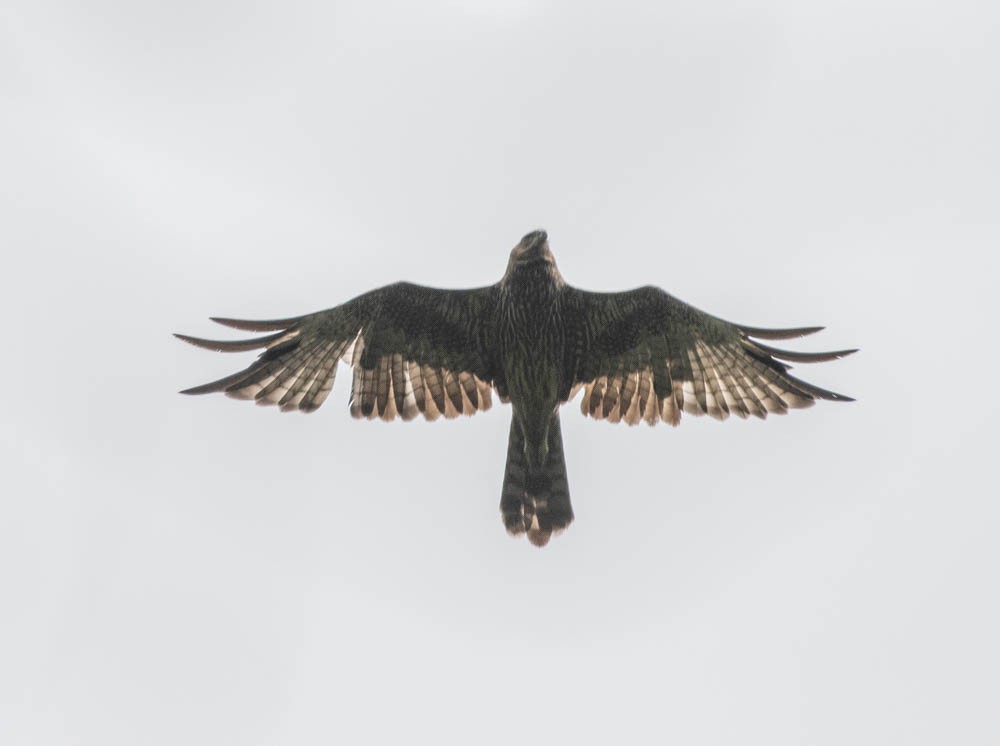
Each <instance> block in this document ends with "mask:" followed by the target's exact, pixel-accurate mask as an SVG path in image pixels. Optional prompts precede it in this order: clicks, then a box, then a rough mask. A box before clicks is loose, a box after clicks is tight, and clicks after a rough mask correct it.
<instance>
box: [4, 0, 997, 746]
mask: <svg viewBox="0 0 1000 746" xmlns="http://www.w3.org/2000/svg"><path fill="white" fill-rule="evenodd" d="M998 22H1000V12H998V11H997V10H996V8H995V6H994V5H992V4H988V3H976V2H969V1H962V0H959V1H956V2H951V3H948V4H945V3H932V2H917V3H913V2H908V3H902V2H895V3H893V2H877V1H876V2H864V3H861V2H842V3H836V4H816V3H802V2H784V3H782V2H767V1H766V0H764V1H762V2H726V3H713V2H689V3H659V4H654V3H638V4H633V3H618V4H616V5H615V6H614V7H613V8H612V7H610V6H604V5H599V4H595V3H589V2H577V3H564V2H537V3H533V2H528V1H527V0H519V1H515V2H502V0H492V1H489V2H469V1H461V0H452V1H451V2H440V1H439V2H433V1H427V0H425V2H422V3H404V2H353V3H343V2H342V3H262V4H256V5H255V6H254V7H253V8H252V9H251V8H250V7H249V4H246V3H233V2H198V3H193V2H181V3H170V4H165V3H147V2H138V3H137V2H130V3H124V2H91V3H87V4H86V7H83V5H82V4H78V3H56V2H52V3H45V2H34V3H26V2H14V3H8V4H6V5H5V6H4V8H3V9H2V10H0V95H2V100H3V104H2V110H3V114H2V116H0V162H2V163H3V166H2V170H0V245H2V246H3V250H4V271H3V272H2V273H0V304H2V312H3V317H4V319H6V321H7V325H6V329H5V339H4V344H3V348H4V361H5V365H3V366H0V383H2V386H3V390H5V391H6V392H7V397H6V401H5V403H4V414H3V415H2V417H0V462H2V473H3V475H4V480H3V483H4V489H3V491H4V496H3V498H2V502H0V506H2V520H0V598H2V602H0V603H2V611H0V661H2V663H0V742H2V743H4V744H12V745H13V744H17V745H20V744H46V745H48V744H100V745H101V746H112V745H116V744H123V745H124V744H128V745H133V744H140V743H141V744H184V745H185V746H194V745H196V744H206V745H209V744H210V745H212V746H217V745H218V744H227V743H233V744H240V745H241V746H250V745H252V744H320V743H334V742H335V743H350V744H364V743H399V742H404V740H405V742H409V741H412V740H417V741H418V742H419V741H423V740H428V741H429V740H431V739H432V737H433V739H434V740H435V742H443V743H460V742H461V743H477V744H493V743H524V742H527V743H536V742H537V743H540V742H543V741H548V742H554V743H559V742H570V741H573V742H577V743H580V742H583V743H589V742H594V743H600V742H603V743H608V742H621V743H664V742H666V741H672V742H676V743H682V744H696V745H697V744H746V743H761V744H768V745H769V746H776V745H781V744H789V745H793V744H805V743H808V744H831V745H833V744H837V745H840V744H844V743H851V744H888V743H907V744H918V743H927V744H933V743H945V742H949V743H962V744H977V743H982V744H986V743H995V742H996V740H997V738H998V733H997V728H996V718H995V715H994V714H993V712H992V710H993V709H995V705H996V701H997V695H998V694H1000V692H998V687H997V682H996V670H997V668H998V666H1000V646H998V644H997V641H996V634H995V630H996V629H997V628H1000V610H998V605H997V600H996V590H995V589H996V568H997V563H998V560H1000V551H998V549H997V545H996V538H995V537H996V535H997V531H998V528H1000V526H998V524H1000V508H998V507H997V500H996V496H995V494H994V493H995V491H996V490H995V486H994V483H995V481H996V479H995V473H994V472H995V469H994V463H993V460H994V459H995V452H996V450H997V449H996V446H997V438H996V435H995V431H994V428H995V421H996V417H995V416H996V415H997V413H998V405H997V402H996V397H995V395H994V393H993V388H994V387H993V384H992V381H991V380H990V378H989V376H990V373H991V371H993V370H994V369H995V368H996V367H997V363H998V355H997V351H996V350H997V345H996V342H995V337H996V319H997V311H998V305H1000V304H998V302H997V300H996V290H995V288H996V283H997V278H998V277H1000V260H998V258H997V246H998V239H1000V217H998V214H1000V213H998V207H997V206H998V204H1000V186H998V177H997V174H998V172H1000V147H998V142H1000V141H998V138H997V136H996V133H997V132H998V131H1000V96H998V82H997V71H998V70H1000V51H998V50H1000V38H998V32H997V29H998V28H1000V23H998ZM536 227H544V228H546V229H547V230H548V231H549V234H550V242H551V245H552V249H553V251H554V253H555V256H556V260H557V262H558V263H559V268H560V270H561V271H562V273H563V275H564V276H565V277H566V279H567V280H568V281H569V282H570V283H572V284H574V285H577V286H579V287H583V288H587V289H594V290H614V289H623V288H627V287H633V286H636V285H641V284H656V285H660V286H662V287H664V288H665V289H667V290H669V291H670V292H672V293H673V294H675V295H677V296H678V297H680V298H682V299H684V300H686V301H688V302H690V303H693V304H694V305H696V306H699V307H701V308H703V309H705V310H708V311H711V312H712V313H715V314H717V315H719V316H722V317H724V318H729V319H732V320H735V321H739V322H743V323H746V324H752V325H758V326H769V325H771V326H774V325H778V326H780V325H798V324H814V323H818V324H826V325H827V326H828V329H827V330H826V331H824V332H823V333H822V334H821V335H820V336H819V337H817V338H814V339H815V341H813V340H812V339H808V340H803V341H802V343H801V344H800V345H797V349H809V350H814V349H837V348H840V347H853V346H860V347H861V348H862V352H861V354H859V355H857V356H855V357H853V358H851V359H848V360H845V361H842V362H837V363H832V364H826V365H821V366H816V367H811V368H808V369H804V368H805V366H802V367H800V368H798V371H797V372H799V373H801V374H802V375H803V376H804V377H805V378H806V379H807V380H810V381H812V382H815V383H817V384H818V385H821V386H826V387H829V388H832V389H834V390H836V391H842V392H844V393H847V394H850V395H852V396H855V397H857V398H858V402H857V403H855V404H851V405H838V404H833V403H820V404H819V405H817V406H816V407H814V408H813V409H811V410H807V411H797V412H793V413H791V414H790V415H789V416H787V417H784V418H778V417H772V418H769V419H768V421H767V422H756V421H752V422H741V421H728V422H725V423H717V422H714V421H711V420H704V419H696V418H692V417H685V418H684V420H683V422H682V424H681V426H680V427H679V428H677V429H676V430H674V429H671V428H669V427H668V426H665V425H662V424H661V425H660V426H658V427H656V428H654V429H650V428H647V427H645V426H640V427H636V428H628V427H626V426H624V425H619V426H611V425H608V424H606V423H601V422H594V421H591V420H586V419H584V418H582V417H581V416H580V415H579V414H578V411H577V407H576V405H575V403H571V404H570V405H569V406H568V407H567V409H566V410H565V411H564V415H563V433H564V440H565V447H566V459H567V464H568V469H569V478H570V487H571V491H572V495H573V504H574V508H575V511H576V521H575V523H574V524H573V526H572V527H571V528H570V530H569V531H567V532H566V533H565V534H563V535H562V536H560V537H558V538H557V539H554V540H553V542H552V543H551V544H550V545H549V546H548V547H547V548H546V549H545V550H542V551H539V550H537V549H535V548H534V547H532V546H530V545H529V544H528V543H527V542H526V541H524V540H523V539H522V540H514V539H511V538H509V537H508V536H507V535H506V534H505V533H504V532H503V528H502V525H501V522H500V516H499V511H498V508H497V503H498V501H499V493H500V483H501V478H502V474H503V467H504V455H505V449H506V440H507V426H508V418H509V408H507V407H504V406H495V407H494V410H493V411H491V412H489V413H486V414H481V415H477V416H476V417H474V418H471V419H462V420H461V421H455V422H442V421H439V422H436V423H430V424H428V423H423V422H413V423H399V422H397V423H393V424H388V425H387V424H383V423H378V422H376V423H367V422H357V421H354V420H352V419H351V418H350V417H349V415H348V413H347V401H348V397H349V391H348V389H349V386H348V385H347V383H346V381H347V376H344V375H343V372H342V375H341V376H340V380H339V381H338V384H337V387H336V388H335V389H334V391H333V394H332V395H331V397H330V399H329V400H328V402H327V403H326V405H325V406H324V407H323V408H322V409H321V410H320V411H319V412H318V413H316V414H313V415H310V416H301V415H292V414H286V415H282V414H279V413H278V412H277V411H275V410H263V409H260V408H257V407H254V406H251V405H249V404H247V403H242V402H234V401H232V400H229V399H226V398H224V397H206V398H197V399H190V398H185V397H180V396H178V395H177V394H176V391H177V390H178V389H180V388H184V387H186V386H190V385H193V384H197V383H202V382H204V381H207V380H210V379H211V378H213V377H216V376H220V375H223V374H225V373H228V372H231V371H233V370H235V369H236V368H237V367H238V366H243V365H246V364H248V363H249V361H250V359H252V357H251V356H249V355H244V356H225V357H223V356H221V355H213V354H209V353H206V352H204V351H199V350H195V349H193V348H189V347H186V346H183V345H182V344H181V343H179V342H177V341H176V340H174V339H173V338H172V337H170V332H172V331H184V332H188V333H192V334H197V335H202V336H225V332H224V331H217V330H216V329H213V328H212V327H213V325H212V324H211V323H210V322H209V321H208V320H207V317H208V316H209V315H229V316H235V317H250V318H267V317H272V316H278V317H281V316H290V315H296V314H301V313H305V312H309V311H313V310H318V309H320V308H325V307H328V306H332V305H335V304H337V303H340V302H342V301H344V300H347V299H349V298H351V297H353V296H354V295H356V294H358V293H360V292H363V291H365V290H367V289H369V288H372V287H375V286H378V285H382V284H386V283H389V282H393V281H396V280H400V279H407V280H411V281H414V282H420V283H424V284H429V285H437V286H445V287H449V286H450V287H462V286H474V285H483V284H489V283H492V282H494V281H496V279H498V278H499V276H500V274H501V273H502V272H503V269H504V266H505V263H506V259H507V253H508V251H509V250H510V248H511V247H512V246H513V245H514V243H515V242H516V241H517V240H518V238H519V237H520V236H521V235H522V234H523V233H525V232H526V231H528V230H531V229H533V228H536ZM234 336H235V335H234Z"/></svg>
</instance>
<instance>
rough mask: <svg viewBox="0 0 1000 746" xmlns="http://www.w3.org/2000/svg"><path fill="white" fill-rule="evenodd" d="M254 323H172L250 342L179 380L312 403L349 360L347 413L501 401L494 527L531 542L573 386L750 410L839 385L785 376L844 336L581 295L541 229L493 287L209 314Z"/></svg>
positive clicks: (558, 498)
mask: <svg viewBox="0 0 1000 746" xmlns="http://www.w3.org/2000/svg"><path fill="white" fill-rule="evenodd" d="M213 321H216V322H218V323H220V324H224V325H225V326H229V327H233V328H235V329H242V330H247V331H252V332H268V333H267V334H265V335H264V336H260V337H255V338H253V339H246V340H238V341H220V340H208V339H200V338H197V337H191V336H187V335H183V334H178V335H176V336H177V337H179V338H180V339H182V340H184V341H185V342H190V343H191V344H193V345H196V346H198V347H204V348H206V349H209V350H216V351H221V352H244V351H248V350H256V349H262V350H263V351H262V352H261V353H260V355H259V357H258V358H257V359H256V361H255V362H254V363H253V364H252V365H250V367H248V368H246V369H245V370H242V371H240V372H238V373H234V374H233V375H230V376H226V377H225V378H221V379H219V380H217V381H212V382H211V383H206V384H204V385H202V386H196V387H194V388H189V389H186V390H185V391H183V392H182V393H185V394H207V393H210V392H224V393H225V394H227V395H229V396H232V397H235V398H237V399H252V400H254V401H256V402H257V403H258V404H273V405H277V406H278V407H279V408H280V409H281V410H283V411H288V410H299V411H302V412H312V411H314V410H316V409H317V408H319V406H320V405H321V404H322V403H323V402H324V400H325V399H326V397H327V395H328V394H329V393H330V390H331V389H332V388H333V383H334V378H335V377H336V373H337V367H338V364H339V363H340V361H344V362H345V363H346V364H347V365H349V366H351V367H352V368H353V381H352V384H351V402H350V410H351V414H352V415H353V416H354V417H359V418H367V419H375V418H381V419H383V420H392V419H395V418H397V417H399V418H401V419H403V420H411V419H413V418H415V417H418V416H423V417H424V418H426V419H428V420H435V419H437V418H438V417H441V416H443V417H445V418H454V417H457V416H458V415H472V414H474V413H476V412H479V411H484V410H487V409H489V408H490V406H491V402H492V393H493V392H496V394H497V396H498V397H499V398H500V401H502V402H505V403H508V402H509V403H510V405H511V411H512V416H511V423H510V439H509V443H508V447H507V468H506V472H505V474H504V481H503V487H502V489H501V493H500V494H501V497H500V511H501V514H502V516H503V522H504V525H505V526H506V528H507V531H509V532H510V533H511V534H522V533H523V534H527V537H528V539H529V540H530V541H531V543H532V544H535V545H536V546H544V545H545V544H546V543H548V541H549V539H550V537H551V536H552V535H553V534H554V533H557V532H559V531H561V530H562V529H565V528H566V527H567V526H568V525H569V524H570V523H571V522H572V520H573V509H572V507H571V505H570V497H569V483H568V480H567V476H566V462H565V459H564V456H563V443H562V434H561V431H560V426H559V409H560V407H561V406H562V405H563V404H565V403H567V402H568V401H569V400H570V399H572V398H573V397H574V396H575V395H576V394H577V393H578V392H579V391H581V390H582V391H583V396H582V398H581V402H580V408H581V410H582V412H583V414H584V415H587V416H590V417H593V418H595V419H604V420H607V421H608V422H625V423H627V424H629V425H635V424H637V423H639V422H646V423H647V424H650V425H653V424H656V423H657V422H660V421H662V422H667V423H670V424H671V425H677V424H678V423H679V422H680V420H681V414H682V413H685V412H686V413H687V414H691V415H709V416H710V417H714V418H715V419H719V420H723V419H726V418H727V417H728V416H729V415H730V414H733V415H736V416H737V417H741V418H744V419H745V418H747V417H750V416H753V417H760V418H765V417H766V416H767V415H768V414H784V413H786V412H787V411H788V410H789V409H796V408H802V407H808V406H811V405H812V404H813V403H814V402H815V401H816V400H817V399H827V400H832V401H852V399H850V398H849V397H847V396H844V395H842V394H837V393H834V392H832V391H827V390H825V389H822V388H819V387H817V386H814V385H812V384H810V383H806V382H805V381H802V380H799V379H798V378H795V377H793V376H791V375H790V374H789V373H788V371H789V368H790V366H789V364H788V363H791V362H800V363H816V362H825V361H829V360H835V359H838V358H842V357H844V356H846V355H849V354H851V353H853V352H856V350H837V351H834V352H793V351H789V350H782V349H778V348H776V347H771V346H769V345H768V344H766V343H765V342H763V341H761V340H769V341H770V340H784V339H792V338H795V337H802V336H804V335H807V334H812V333H813V332H817V331H819V330H820V329H822V327H799V328H792V329H760V328H756V327H750V326H743V325H741V324H733V323H730V322H728V321H724V320H722V319H719V318H717V317H715V316H712V315H710V314H707V313H705V312H703V311H700V310H698V309H696V308H694V307H693V306H690V305H688V304H687V303H684V302H682V301H680V300H678V299H676V298H674V297H673V296H671V295H669V294H667V293H666V292H664V291H663V290H660V289H659V288H656V287H651V286H647V287H641V288H637V289H635V290H629V291H625V292H617V293H594V292H588V291H585V290H578V289H577V288H574V287H572V286H570V285H567V284H566V282H565V281H564V280H563V278H562V275H561V274H559V270H558V269H557V268H556V262H555V259H554V257H553V256H552V251H551V250H550V248H549V243H548V236H547V235H546V233H545V231H540V230H539V231H533V232H531V233H528V234H527V235H526V236H524V237H523V238H522V239H521V240H520V242H519V243H518V244H517V246H515V247H514V249H513V251H511V253H510V260H509V261H508V263H507V271H506V272H505V273H504V275H503V277H502V278H501V279H500V281H499V282H498V283H496V284H495V285H490V286H489V287H482V288H475V289H471V290H442V289H436V288H429V287H424V286H421V285H414V284H411V283H408V282H400V283H396V284H394V285H388V286H386V287H382V288H378V289H376V290H372V291H370V292H367V293H364V294H362V295H359V296H358V297H356V298H354V299H353V300H349V301H347V302H346V303H344V304H342V305H339V306H336V307H334V308H330V309H328V310H325V311H319V312H317V313H311V314H307V315H305V316H296V317H294V318H287V319H276V320H271V321H243V320H239V319H229V318H213Z"/></svg>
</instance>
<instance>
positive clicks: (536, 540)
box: [500, 412, 573, 547]
mask: <svg viewBox="0 0 1000 746" xmlns="http://www.w3.org/2000/svg"><path fill="white" fill-rule="evenodd" d="M547 439H548V455H547V459H546V461H545V463H543V464H541V465H539V466H538V467H532V466H530V465H529V463H528V459H527V457H526V455H525V441H524V433H523V432H522V429H521V425H520V423H519V422H518V421H517V418H516V417H512V418H511V422H510V441H509V443H508V445H507V471H506V473H505V474H504V477H503V490H502V491H501V493H500V494H501V497H500V512H501V514H502V515H503V524H504V526H505V527H506V528H507V531H508V532H509V533H510V534H512V535H515V536H516V535H517V534H521V533H524V532H527V534H528V541H530V542H531V543H532V544H534V545H535V546H536V547H543V546H545V545H546V544H547V543H548V542H549V539H550V538H551V536H552V534H553V533H559V532H560V531H562V530H563V529H564V528H566V527H567V526H568V525H569V524H570V523H572V521H573V508H572V506H571V505H570V502H569V483H568V482H567V480H566V461H565V460H564V459H563V445H562V431H561V430H560V428H559V413H558V412H556V413H555V415H553V417H552V421H551V422H550V423H549V429H548V435H547Z"/></svg>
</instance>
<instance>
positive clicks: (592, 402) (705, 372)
mask: <svg viewBox="0 0 1000 746" xmlns="http://www.w3.org/2000/svg"><path fill="white" fill-rule="evenodd" d="M570 306H571V307H572V310H573V313H572V314H571V317H572V318H573V319H574V323H575V326H576V328H575V329H573V330H568V334H567V337H568V339H570V340H576V349H575V350H572V351H571V355H572V356H573V358H572V359H571V360H570V361H569V363H570V366H571V369H572V370H573V371H574V376H573V386H574V388H573V393H575V391H576V390H577V389H579V388H581V387H582V388H583V390H584V393H583V400H582V402H581V409H582V411H583V413H584V414H585V415H590V416H591V417H594V418H596V419H607V420H608V421H609V422H619V421H622V420H624V421H625V422H627V423H628V424H630V425H634V424H636V423H638V422H639V421H640V420H645V421H646V422H647V423H649V424H650V425H653V424H655V423H656V422H657V421H658V420H661V419H662V420H663V421H665V422H669V423H670V424H672V425H677V424H678V423H679V422H680V417H681V412H682V411H684V412H687V413H689V414H694V415H702V414H708V415H710V416H712V417H714V418H716V419H720V420H722V419H725V418H726V417H728V416H729V414H730V413H733V414H735V415H737V416H739V417H742V418H746V417H748V416H749V415H754V416H756V417H760V418H762V419H763V418H764V417H766V416H767V414H768V412H772V413H775V414H784V413H785V412H786V411H787V410H788V409H789V408H799V407H808V406H811V405H812V404H813V403H814V401H815V400H816V399H831V400H835V401H852V400H851V399H850V398H849V397H846V396H843V395H842V394H836V393H834V392H832V391H827V390H825V389H821V388H819V387H818V386H813V385H812V384H810V383H806V382H805V381H801V380H799V379H797V378H794V377H793V376H791V375H789V374H788V370H789V368H790V366H789V365H787V364H786V363H785V362H782V361H792V362H802V363H815V362H823V361H827V360H835V359H838V358H841V357H844V356H846V355H849V354H851V353H852V352H856V350H839V351H836V352H815V353H806V352H790V351H786V350H779V349H776V348H774V347H769V346H768V345H765V344H763V343H761V342H758V341H756V340H755V339H753V338H754V337H756V338H757V339H792V338H794V337H801V336H804V335H806V334H812V333H813V332H817V331H819V330H820V329H822V327H803V328H798V329H758V328H754V327H748V326H739V325H736V324H731V323H729V322H727V321H723V320H722V319H719V318H716V317H714V316H711V315H709V314H707V313H704V312H703V311H699V310H698V309H696V308H694V307H693V306H689V305H688V304H686V303H684V302H682V301H679V300H677V299H676V298H674V297H672V296H671V295H668V294H667V293H665V292H663V291H662V290H660V289H659V288H655V287H643V288H638V289H636V290H630V291H627V292H623V293H590V292H585V291H579V290H576V291H573V293H572V295H571V300H570Z"/></svg>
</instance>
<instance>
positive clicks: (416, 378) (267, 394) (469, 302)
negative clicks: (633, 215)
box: [176, 282, 495, 420]
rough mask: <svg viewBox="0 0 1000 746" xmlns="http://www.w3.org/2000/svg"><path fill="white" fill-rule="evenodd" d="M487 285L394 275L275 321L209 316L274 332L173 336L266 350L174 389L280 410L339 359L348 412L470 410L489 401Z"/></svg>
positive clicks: (319, 391)
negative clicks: (221, 374) (324, 306)
mask: <svg viewBox="0 0 1000 746" xmlns="http://www.w3.org/2000/svg"><path fill="white" fill-rule="evenodd" d="M494 298H495V292H494V288H492V287H488V288H477V289H474V290H439V289H436V288H428V287H423V286H420V285H413V284H411V283H405V282H400V283H396V284H395V285H387V286H386V287H383V288H378V289H377V290H372V291H371V292H368V293H365V294H363V295H360V296H358V297H357V298H354V299H353V300H350V301H348V302H347V303H344V304H343V305H340V306H337V307H336V308H331V309H328V310H326V311H320V312H319V313H313V314H309V315H306V316H299V317H297V318H289V319H280V320H274V321H241V320H238V319H223V318H214V319H213V321H217V322H218V323H220V324H224V325H226V326H231V327H234V328H236V329H244V330H248V331H256V332H273V333H272V334H269V335H266V336H263V337H257V338H254V339H248V340H240V341H214V340H207V339H199V338H197V337H189V336H187V335H183V334H178V335H176V336H177V337H179V338H180V339H183V340H184V341H185V342H189V343H191V344H193V345H196V346H198V347H204V348H206V349H209V350H216V351H220V352H243V351H246V350H253V349H260V348H263V349H264V351H263V352H262V353H261V354H260V356H259V357H258V358H257V360H256V361H255V362H254V363H253V365H251V366H250V367H249V368H247V369H245V370H242V371H240V372H239V373H234V374H233V375H231V376H226V377H225V378H221V379H219V380H218V381H212V382H211V383H206V384H204V385H202V386H195V387H194V388H190V389H187V390H185V391H183V392H181V393H184V394H207V393H210V392H214V391H221V392H224V393H226V394H227V395H229V396H232V397H235V398H238V399H254V400H256V401H257V403H258V404H276V405H278V406H279V407H280V408H281V409H282V410H286V411H287V410H293V409H298V410H301V411H303V412H311V411H313V410H315V409H317V408H318V407H319V406H320V405H321V404H322V403H323V402H324V400H325V399H326V397H327V395H328V394H329V393H330V390H331V389H332V388H333V382H334V378H335V376H336V373H337V364H338V362H339V361H340V360H344V361H345V362H346V363H347V364H348V365H351V366H353V368H354V380H353V384H352V387H351V414H352V415H353V416H355V417H366V418H368V419H374V418H376V417H381V418H382V419H385V420H391V419H393V418H395V417H396V416H400V417H402V418H403V419H404V420H409V419H413V418H414V417H416V416H417V414H418V413H419V414H423V415H424V417H425V418H426V419H428V420H433V419H436V418H437V417H438V416H440V415H444V416H445V417H456V416H457V415H459V414H466V415H471V414H474V413H475V412H477V411H480V410H486V409H489V408H490V406H491V393H490V392H491V384H492V380H493V367H494V366H493V365H492V363H491V361H490V360H489V355H488V353H487V344H486V341H487V340H488V339H490V338H491V334H490V330H489V328H488V324H489V323H490V321H491V319H492V318H493V313H492V309H493V304H494V302H495V301H494Z"/></svg>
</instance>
